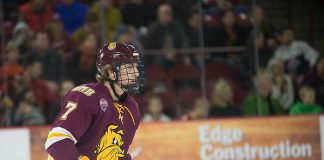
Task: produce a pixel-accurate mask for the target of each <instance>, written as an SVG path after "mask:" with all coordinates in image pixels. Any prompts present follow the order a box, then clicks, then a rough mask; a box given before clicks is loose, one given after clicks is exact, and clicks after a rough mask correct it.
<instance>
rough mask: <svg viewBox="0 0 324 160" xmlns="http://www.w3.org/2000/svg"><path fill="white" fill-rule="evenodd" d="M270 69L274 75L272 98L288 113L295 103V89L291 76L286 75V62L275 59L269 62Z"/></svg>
mask: <svg viewBox="0 0 324 160" xmlns="http://www.w3.org/2000/svg"><path fill="white" fill-rule="evenodd" d="M268 68H269V70H270V71H271V73H272V89H271V96H272V98H274V99H277V100H278V101H279V103H280V105H281V106H282V107H283V108H284V109H285V110H286V111H288V110H289V107H290V106H291V105H292V103H293V102H294V88H293V84H292V80H291V78H290V76H289V75H287V74H285V66H284V62H283V61H282V60H281V59H273V60H271V61H270V62H269V64H268Z"/></svg>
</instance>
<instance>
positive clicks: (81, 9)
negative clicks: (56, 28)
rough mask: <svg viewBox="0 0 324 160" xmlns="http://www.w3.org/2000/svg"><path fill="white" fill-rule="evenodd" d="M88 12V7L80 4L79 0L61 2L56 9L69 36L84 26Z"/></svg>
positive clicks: (63, 0) (62, 0)
mask: <svg viewBox="0 0 324 160" xmlns="http://www.w3.org/2000/svg"><path fill="white" fill-rule="evenodd" d="M87 11H88V6H86V5H84V4H82V3H80V2H78V0H61V3H60V4H59V5H57V7H56V9H55V12H56V13H57V14H59V15H60V17H61V19H62V22H63V24H64V30H65V32H66V33H67V34H68V35H69V36H71V35H72V34H73V33H74V31H76V29H78V28H80V27H81V26H82V25H83V24H84V22H85V17H86V13H87Z"/></svg>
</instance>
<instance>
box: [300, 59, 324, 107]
mask: <svg viewBox="0 0 324 160" xmlns="http://www.w3.org/2000/svg"><path fill="white" fill-rule="evenodd" d="M303 84H305V85H309V86H312V87H313V88H314V89H315V91H316V102H317V103H318V104H319V105H321V106H322V107H324V98H323V97H324V56H323V55H322V56H321V57H320V58H318V60H317V62H316V65H315V66H313V67H312V68H311V70H310V71H309V72H308V73H307V74H306V75H305V77H304V81H303Z"/></svg>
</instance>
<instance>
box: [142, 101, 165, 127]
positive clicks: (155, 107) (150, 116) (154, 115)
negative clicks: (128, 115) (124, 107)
mask: <svg viewBox="0 0 324 160" xmlns="http://www.w3.org/2000/svg"><path fill="white" fill-rule="evenodd" d="M147 110H148V112H147V113H146V114H145V115H144V117H143V122H153V121H160V122H166V121H170V120H171V118H170V117H169V116H167V115H166V114H164V113H162V110H163V102H162V100H161V99H160V98H159V97H157V96H152V97H150V98H149V100H148V105H147Z"/></svg>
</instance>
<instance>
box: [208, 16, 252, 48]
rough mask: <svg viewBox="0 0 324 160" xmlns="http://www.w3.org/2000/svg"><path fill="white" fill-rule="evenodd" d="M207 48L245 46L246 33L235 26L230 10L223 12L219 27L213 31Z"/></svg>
mask: <svg viewBox="0 0 324 160" xmlns="http://www.w3.org/2000/svg"><path fill="white" fill-rule="evenodd" d="M212 32H213V33H211V37H210V44H209V46H221V47H223V46H240V45H244V44H246V37H247V36H246V31H244V30H243V28H242V27H241V26H239V25H237V24H236V20H235V15H234V13H233V11H232V10H226V11H224V13H223V15H222V19H221V25H220V26H219V27H216V28H215V29H213V31H212Z"/></svg>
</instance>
